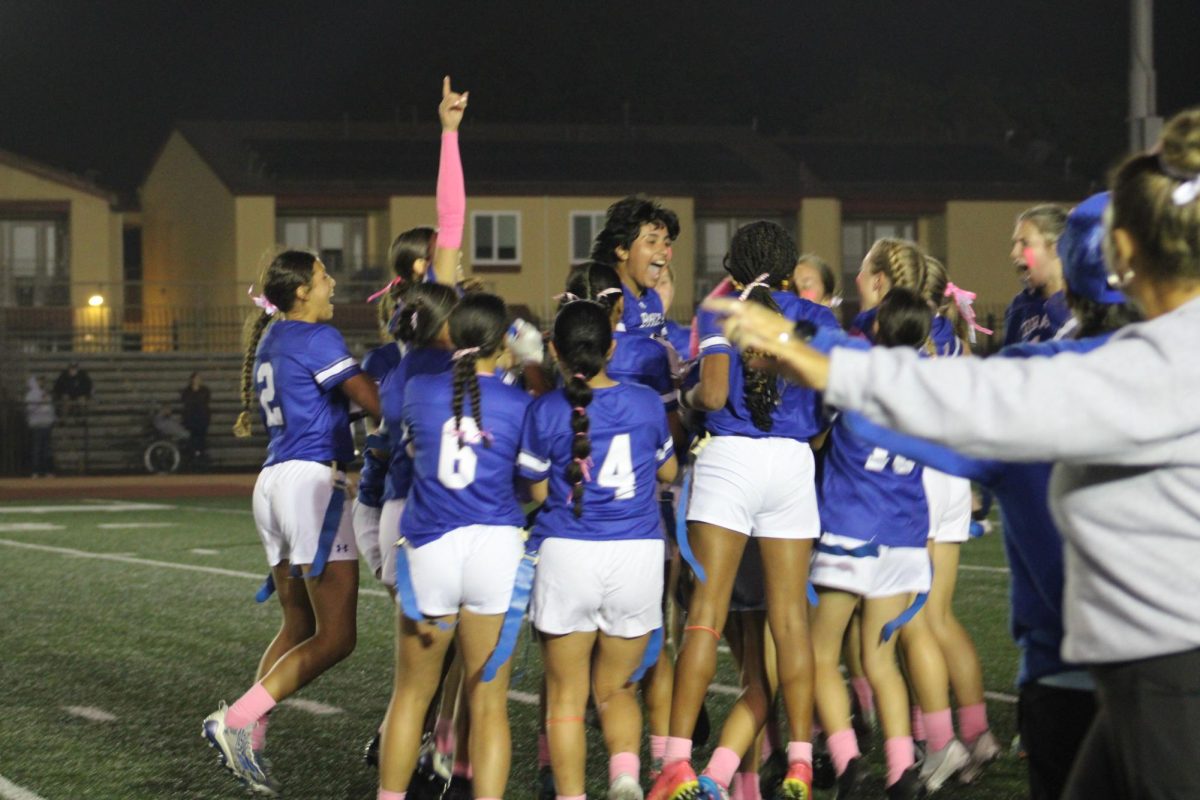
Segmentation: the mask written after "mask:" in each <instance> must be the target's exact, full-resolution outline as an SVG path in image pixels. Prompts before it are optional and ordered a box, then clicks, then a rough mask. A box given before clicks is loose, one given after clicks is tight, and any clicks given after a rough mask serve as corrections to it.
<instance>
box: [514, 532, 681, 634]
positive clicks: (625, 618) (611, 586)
mask: <svg viewBox="0 0 1200 800" xmlns="http://www.w3.org/2000/svg"><path fill="white" fill-rule="evenodd" d="M664 552H665V548H664V545H663V541H662V539H626V540H619V541H584V540H581V539H563V538H558V537H552V538H549V539H546V540H545V541H544V542H542V547H541V550H540V551H539V558H538V565H537V572H536V573H534V579H533V601H532V611H531V616H532V619H533V626H534V627H535V628H537V629H538V630H539V631H541V632H542V633H548V634H563V633H576V632H579V631H595V630H599V631H600V632H601V633H603V634H605V635H606V636H619V637H622V638H625V639H633V638H636V637H638V636H641V635H643V634H645V633H649V632H650V631H652V630H654V629H655V628H660V627H662V620H663V613H662V594H663V554H664Z"/></svg>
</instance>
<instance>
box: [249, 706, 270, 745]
mask: <svg viewBox="0 0 1200 800" xmlns="http://www.w3.org/2000/svg"><path fill="white" fill-rule="evenodd" d="M270 721H271V715H270V714H263V715H262V716H261V717H259V718H258V724H257V725H255V726H254V730H252V731H250V747H251V748H253V750H254V752H256V753H260V752H262V749H263V748H264V747H266V746H267V724H268V723H270Z"/></svg>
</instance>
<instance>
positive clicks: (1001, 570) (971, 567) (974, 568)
mask: <svg viewBox="0 0 1200 800" xmlns="http://www.w3.org/2000/svg"><path fill="white" fill-rule="evenodd" d="M958 568H959V569H965V570H967V571H968V572H994V573H996V574H998V575H1007V574H1008V567H983V566H979V565H977V564H959V565H958Z"/></svg>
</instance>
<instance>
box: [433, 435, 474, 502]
mask: <svg viewBox="0 0 1200 800" xmlns="http://www.w3.org/2000/svg"><path fill="white" fill-rule="evenodd" d="M459 431H461V432H462V434H461V435H462V437H463V440H464V441H467V442H477V441H479V427H478V426H477V425H476V424H475V420H474V419H472V418H471V417H463V418H462V419H461V420H459V423H458V431H456V430H455V429H454V417H451V418H450V419H448V420H446V424H444V425H442V443H441V447H439V448H438V480H439V481H441V483H442V486H445V487H446V488H447V489H465V488H467V487H468V486H470V485H471V483H472V482H473V481H474V480H475V465H476V464H477V463H478V461H479V457H478V456H476V455H475V451H474V450H472V449H471V448H470V447H469V446H465V445H464V446H460V445H459V440H458V437H459Z"/></svg>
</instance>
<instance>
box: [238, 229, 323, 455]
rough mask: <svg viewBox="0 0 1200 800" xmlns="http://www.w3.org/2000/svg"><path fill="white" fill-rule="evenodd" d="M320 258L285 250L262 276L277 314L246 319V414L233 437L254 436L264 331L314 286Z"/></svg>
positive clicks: (265, 313) (266, 312)
mask: <svg viewBox="0 0 1200 800" xmlns="http://www.w3.org/2000/svg"><path fill="white" fill-rule="evenodd" d="M316 264H317V256H316V255H315V254H313V253H310V252H309V251H307V250H284V251H283V252H282V253H280V254H279V255H277V256H275V258H274V259H272V260H271V263H270V264H268V265H267V268H266V269H264V270H263V272H262V275H260V276H259V279H258V285H259V286H261V287H262V293H263V297H265V298H266V300H267V302H268V303H270V304H271V305H272V306H274V307H275V310H273V311H272V310H267V309H263V310H262V311H259V312H258V313H257V314H254V315H252V316H250V317H248V318H247V319H246V336H245V338H246V355H245V357H244V358H243V359H242V411H241V413H239V414H238V417H237V421H236V422H235V423H234V424H233V433H234V435H235V436H238V437H242V438H244V437H246V436H249V435H250V430H251V422H250V420H251V414H250V409H251V408H253V406H254V357H255V356H256V355H257V354H258V343H259V342H260V341H261V340H262V335H263V331H265V330H266V329H267V325H268V324H269V323H270V322H271V320H272V319H274V314H275V313H276V312H278V313H280V314H286V313H287V312H289V311H291V310H292V306H293V305H295V303H296V290H297V289H299V288H300V287H301V286H307V285H308V284H309V283H311V282H312V277H313V269H314V268H315V267H316Z"/></svg>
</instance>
